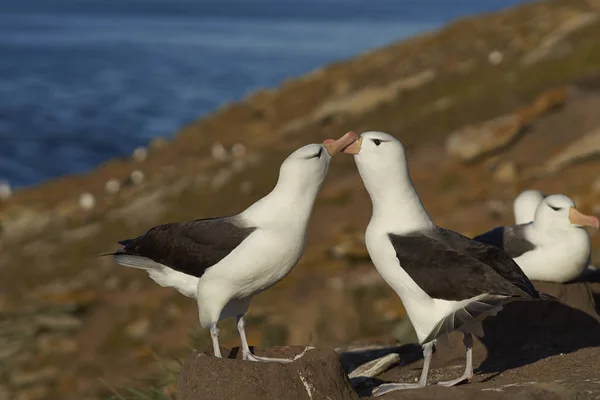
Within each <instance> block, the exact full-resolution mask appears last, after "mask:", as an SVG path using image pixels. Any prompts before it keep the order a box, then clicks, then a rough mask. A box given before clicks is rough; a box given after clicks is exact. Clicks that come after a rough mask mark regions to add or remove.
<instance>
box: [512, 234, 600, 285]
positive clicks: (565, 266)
mask: <svg viewBox="0 0 600 400" xmlns="http://www.w3.org/2000/svg"><path fill="white" fill-rule="evenodd" d="M532 239H533V240H531V241H532V242H533V243H534V244H535V245H536V249H535V250H532V251H530V252H527V253H525V254H523V255H521V256H520V257H516V258H515V259H514V260H515V262H516V263H517V264H518V265H519V266H520V267H521V269H522V270H523V272H525V274H526V275H527V277H528V278H529V279H531V280H539V281H548V282H559V283H563V282H568V281H570V280H573V279H575V278H577V277H578V276H579V275H580V274H581V272H582V271H583V270H584V268H585V267H586V265H587V262H588V259H589V255H590V251H591V244H590V239H589V236H588V235H587V233H586V232H585V231H584V230H583V229H569V231H568V234H555V235H546V236H544V237H541V238H537V240H535V238H532Z"/></svg>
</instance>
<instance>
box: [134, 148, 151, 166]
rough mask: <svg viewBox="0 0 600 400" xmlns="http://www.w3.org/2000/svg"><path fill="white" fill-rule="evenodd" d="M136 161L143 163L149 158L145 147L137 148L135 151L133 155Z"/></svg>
mask: <svg viewBox="0 0 600 400" xmlns="http://www.w3.org/2000/svg"><path fill="white" fill-rule="evenodd" d="M131 156H132V157H133V159H134V160H135V161H138V162H141V161H144V160H145V159H146V158H148V149H146V148H145V147H143V146H140V147H137V148H136V149H135V150H133V154H132V155H131Z"/></svg>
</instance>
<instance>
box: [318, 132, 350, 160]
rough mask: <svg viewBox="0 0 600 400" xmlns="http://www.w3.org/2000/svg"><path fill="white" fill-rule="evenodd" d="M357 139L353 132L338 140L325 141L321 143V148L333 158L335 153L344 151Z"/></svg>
mask: <svg viewBox="0 0 600 400" xmlns="http://www.w3.org/2000/svg"><path fill="white" fill-rule="evenodd" d="M357 139H358V135H357V134H356V133H354V132H348V133H346V134H345V135H344V136H342V137H341V138H339V139H338V140H333V139H327V140H325V141H324V142H323V147H325V150H327V152H328V153H329V155H330V156H332V157H333V156H334V155H336V154H337V153H339V152H341V151H344V149H346V148H347V147H348V146H351V145H352V144H353V143H354V142H356V140H357Z"/></svg>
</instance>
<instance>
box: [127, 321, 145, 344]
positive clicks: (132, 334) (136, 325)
mask: <svg viewBox="0 0 600 400" xmlns="http://www.w3.org/2000/svg"><path fill="white" fill-rule="evenodd" d="M149 332H150V321H148V320H147V319H140V320H138V321H135V322H132V323H131V324H129V325H127V327H126V328H125V334H126V335H127V336H129V338H130V339H134V340H139V339H143V338H144V337H146V336H147V335H148V333H149Z"/></svg>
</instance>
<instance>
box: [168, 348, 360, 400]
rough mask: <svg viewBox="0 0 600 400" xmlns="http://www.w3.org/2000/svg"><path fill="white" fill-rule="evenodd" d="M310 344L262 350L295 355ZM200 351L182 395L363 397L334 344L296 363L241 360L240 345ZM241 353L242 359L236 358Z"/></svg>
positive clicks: (208, 398) (314, 399) (205, 399)
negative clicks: (218, 353)
mask: <svg viewBox="0 0 600 400" xmlns="http://www.w3.org/2000/svg"><path fill="white" fill-rule="evenodd" d="M304 350H305V349H304V348H303V347H302V348H299V347H296V348H293V347H283V348H276V349H265V350H258V349H256V350H255V352H256V354H257V355H261V356H266V357H292V356H294V355H297V354H299V353H301V352H302V351H304ZM210 353H211V352H210V351H207V352H206V353H198V352H194V353H192V355H190V357H189V358H188V359H187V360H186V362H185V364H184V365H183V368H182V370H181V374H180V376H179V381H178V396H177V398H178V399H179V400H221V399H222V400H237V399H240V400H241V399H244V400H283V399H289V400H296V399H297V400H319V399H331V400H358V395H357V394H356V393H355V392H354V390H353V389H352V386H351V385H350V382H349V380H348V378H347V376H346V373H345V372H344V369H343V368H342V365H341V364H340V361H339V359H338V355H337V354H336V353H335V352H334V351H333V350H322V349H310V350H308V351H306V353H305V354H304V355H303V356H302V357H301V358H299V359H298V360H296V361H294V362H293V363H291V364H286V365H284V364H280V363H273V362H270V363H257V362H251V361H243V360H240V359H239V358H240V354H239V352H238V349H235V350H234V351H233V352H225V353H224V357H225V358H215V357H213V356H211V355H210ZM236 358H237V359H236Z"/></svg>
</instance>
